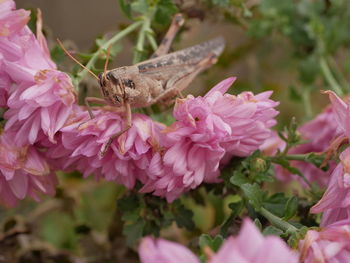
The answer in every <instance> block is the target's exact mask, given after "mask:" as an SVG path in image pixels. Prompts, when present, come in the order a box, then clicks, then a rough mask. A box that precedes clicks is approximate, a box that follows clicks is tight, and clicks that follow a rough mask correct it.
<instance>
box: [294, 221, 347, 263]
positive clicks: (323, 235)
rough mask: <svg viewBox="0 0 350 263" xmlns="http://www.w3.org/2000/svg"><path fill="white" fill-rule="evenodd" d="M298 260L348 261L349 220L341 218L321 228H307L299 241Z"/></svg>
mask: <svg viewBox="0 0 350 263" xmlns="http://www.w3.org/2000/svg"><path fill="white" fill-rule="evenodd" d="M299 251H300V262H305V263H313V262H324V263H333V262H334V263H347V262H350V220H349V219H347V220H342V221H339V222H337V223H335V224H332V225H329V226H327V227H326V228H323V229H322V230H320V231H319V232H318V231H315V230H309V231H308V232H307V233H306V236H305V238H304V240H301V241H300V242H299Z"/></svg>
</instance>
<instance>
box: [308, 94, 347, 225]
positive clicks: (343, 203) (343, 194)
mask: <svg viewBox="0 0 350 263" xmlns="http://www.w3.org/2000/svg"><path fill="white" fill-rule="evenodd" d="M326 93H327V94H328V95H329V98H330V100H331V103H332V106H333V111H334V117H335V120H336V123H337V124H338V126H339V128H340V129H341V131H342V132H343V133H344V134H345V135H346V136H347V137H348V138H350V137H349V136H350V126H349V123H350V112H349V105H348V104H347V103H345V102H344V101H343V100H341V99H340V98H339V97H338V96H337V95H336V94H335V93H334V92H331V91H327V92H326ZM339 159H340V163H339V164H338V165H337V166H336V168H335V169H334V170H333V173H332V174H331V177H330V181H329V183H328V186H327V190H326V192H325V193H324V194H323V196H322V198H321V200H320V201H319V202H318V203H317V204H316V205H314V206H313V207H312V208H311V210H310V211H311V213H320V212H325V214H324V217H323V218H322V225H323V226H326V225H328V224H331V223H333V222H336V221H338V220H342V219H345V218H347V216H348V210H349V207H350V147H348V148H347V149H345V150H344V151H343V152H342V153H341V154H340V156H339Z"/></svg>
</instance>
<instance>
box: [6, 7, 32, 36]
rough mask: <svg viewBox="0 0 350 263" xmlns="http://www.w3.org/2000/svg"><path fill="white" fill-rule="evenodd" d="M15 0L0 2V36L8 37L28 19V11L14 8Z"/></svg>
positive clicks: (18, 29)
mask: <svg viewBox="0 0 350 263" xmlns="http://www.w3.org/2000/svg"><path fill="white" fill-rule="evenodd" d="M15 8H16V6H15V2H14V1H12V0H3V1H1V3H0V36H1V37H8V36H10V35H11V34H13V33H15V32H18V31H20V30H21V29H22V28H23V27H24V26H25V25H26V24H27V23H28V21H29V14H30V12H29V11H26V10H23V9H20V10H15Z"/></svg>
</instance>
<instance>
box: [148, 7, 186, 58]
mask: <svg viewBox="0 0 350 263" xmlns="http://www.w3.org/2000/svg"><path fill="white" fill-rule="evenodd" d="M184 22H185V19H184V17H183V15H182V14H180V13H179V14H176V15H175V16H174V17H173V20H172V22H171V25H170V27H169V29H168V32H167V33H166V34H165V36H164V38H163V40H162V42H161V43H160V45H159V47H158V49H157V50H156V51H155V52H154V53H153V55H152V56H151V58H156V57H159V56H164V55H165V54H167V53H168V52H169V49H170V46H171V44H172V42H173V40H174V38H175V36H176V34H177V32H178V31H179V30H180V28H181V26H182V25H183V24H184Z"/></svg>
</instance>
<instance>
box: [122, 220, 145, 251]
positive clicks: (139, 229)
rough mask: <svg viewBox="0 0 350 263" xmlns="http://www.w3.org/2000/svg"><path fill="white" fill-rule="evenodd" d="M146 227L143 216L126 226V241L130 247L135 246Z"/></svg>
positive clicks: (124, 229) (124, 231)
mask: <svg viewBox="0 0 350 263" xmlns="http://www.w3.org/2000/svg"><path fill="white" fill-rule="evenodd" d="M144 227H145V221H144V220H143V219H141V218H140V219H139V220H138V221H136V222H135V223H132V224H129V225H125V226H124V228H123V234H124V235H125V236H126V243H127V245H128V246H129V247H133V246H134V245H135V244H136V241H137V240H139V239H140V238H141V237H142V236H143V229H144Z"/></svg>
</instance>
